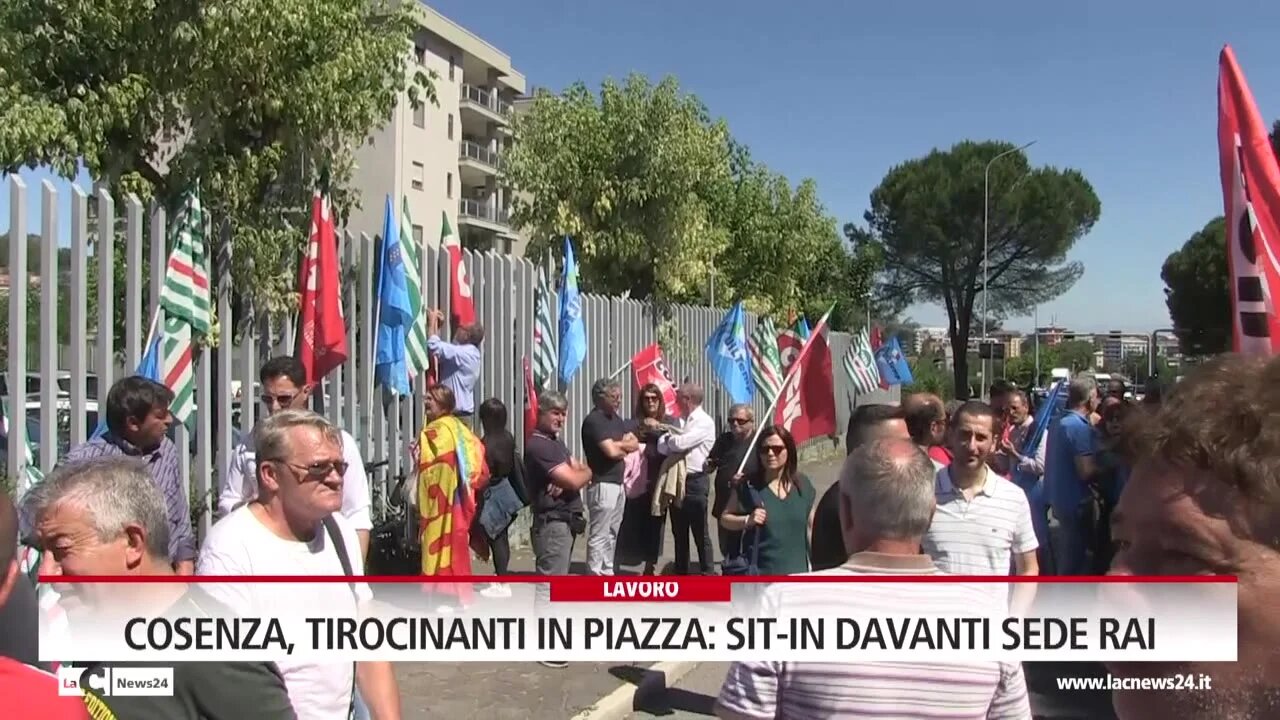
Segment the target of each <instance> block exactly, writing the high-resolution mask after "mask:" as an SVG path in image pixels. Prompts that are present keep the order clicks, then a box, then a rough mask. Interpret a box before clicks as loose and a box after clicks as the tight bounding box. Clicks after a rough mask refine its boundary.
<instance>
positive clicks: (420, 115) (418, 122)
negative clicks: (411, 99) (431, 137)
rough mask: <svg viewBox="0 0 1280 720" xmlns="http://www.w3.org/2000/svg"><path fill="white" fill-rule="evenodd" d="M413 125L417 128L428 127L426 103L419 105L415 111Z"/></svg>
mask: <svg viewBox="0 0 1280 720" xmlns="http://www.w3.org/2000/svg"><path fill="white" fill-rule="evenodd" d="M413 124H414V125H415V126H417V127H426V126H427V104H426V102H420V103H418V106H417V107H415V108H414V109H413Z"/></svg>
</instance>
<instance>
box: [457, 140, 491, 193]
mask: <svg viewBox="0 0 1280 720" xmlns="http://www.w3.org/2000/svg"><path fill="white" fill-rule="evenodd" d="M458 169H459V172H460V173H461V175H462V182H463V183H464V184H467V185H481V186H483V185H484V184H485V182H486V180H487V179H488V178H490V177H493V176H496V175H497V174H498V173H500V172H501V171H502V155H501V154H500V153H496V152H494V151H492V150H490V149H489V148H487V147H485V146H483V145H481V144H480V143H477V142H472V141H470V140H463V141H462V142H460V143H458Z"/></svg>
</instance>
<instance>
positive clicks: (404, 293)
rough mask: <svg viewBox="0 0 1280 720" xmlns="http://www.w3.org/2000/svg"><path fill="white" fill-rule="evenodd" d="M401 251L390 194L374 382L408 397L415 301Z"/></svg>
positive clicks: (385, 219)
mask: <svg viewBox="0 0 1280 720" xmlns="http://www.w3.org/2000/svg"><path fill="white" fill-rule="evenodd" d="M400 252H401V249H400V233H399V232H398V231H397V230H396V216H395V213H394V212H393V211H392V207H391V196H389V195H388V196H387V205H386V211H385V214H384V215H383V219H382V258H381V262H379V263H378V266H379V268H380V270H379V272H378V333H377V340H376V342H377V345H376V350H375V351H374V361H373V381H374V382H375V383H376V384H378V385H381V386H382V387H384V388H387V389H388V390H390V391H391V392H393V393H395V394H396V395H400V396H405V395H409V394H410V392H412V391H411V390H410V389H409V366H408V364H407V363H406V362H405V358H406V355H405V342H406V341H407V340H408V337H409V328H410V327H411V326H412V325H413V304H412V303H411V302H410V301H409V282H408V280H407V279H406V278H405V274H404V258H403V257H402V256H401V254H400Z"/></svg>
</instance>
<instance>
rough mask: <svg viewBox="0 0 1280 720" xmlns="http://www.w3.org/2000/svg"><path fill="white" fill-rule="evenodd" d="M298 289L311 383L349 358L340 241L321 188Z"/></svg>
mask: <svg viewBox="0 0 1280 720" xmlns="http://www.w3.org/2000/svg"><path fill="white" fill-rule="evenodd" d="M298 291H299V292H300V293H301V298H300V303H299V307H298V359H299V360H300V361H301V362H302V366H303V367H304V368H306V371H307V383H308V384H310V383H315V382H319V381H320V379H321V378H323V377H324V376H325V375H328V374H329V372H330V371H332V370H333V369H334V368H336V367H338V366H339V365H341V364H342V363H344V362H346V361H347V328H346V325H345V323H343V320H342V299H341V292H342V284H341V282H340V280H339V278H338V241H337V237H336V236H335V234H334V229H333V211H332V208H330V207H329V198H328V197H326V196H324V195H323V194H321V192H320V191H319V190H316V192H315V196H314V197H313V198H312V200H311V237H310V240H309V241H308V242H307V252H306V255H304V256H303V258H302V263H301V265H300V267H299V268H298ZM225 321H229V319H227V320H225Z"/></svg>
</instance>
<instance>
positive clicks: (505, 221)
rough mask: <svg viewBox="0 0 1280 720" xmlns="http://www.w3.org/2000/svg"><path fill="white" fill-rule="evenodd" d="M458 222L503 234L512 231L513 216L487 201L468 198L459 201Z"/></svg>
mask: <svg viewBox="0 0 1280 720" xmlns="http://www.w3.org/2000/svg"><path fill="white" fill-rule="evenodd" d="M458 224H460V225H468V226H470V227H473V228H478V229H481V230H488V231H489V232H494V233H499V234H502V235H508V234H510V233H511V218H510V216H509V215H508V213H507V211H506V210H502V209H496V210H495V209H494V208H493V206H491V205H490V204H488V203H486V202H481V201H479V200H471V199H468V198H463V199H462V200H460V201H458Z"/></svg>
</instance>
